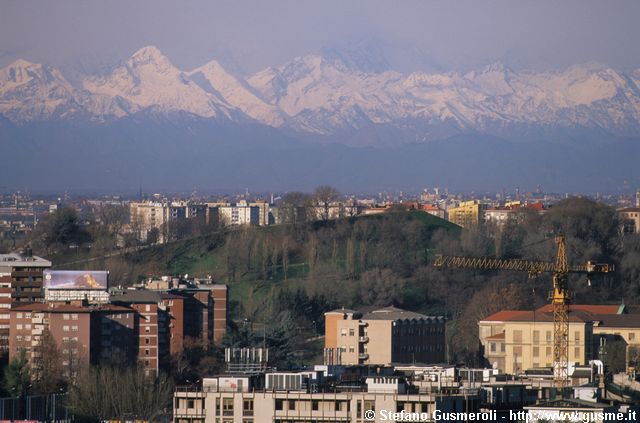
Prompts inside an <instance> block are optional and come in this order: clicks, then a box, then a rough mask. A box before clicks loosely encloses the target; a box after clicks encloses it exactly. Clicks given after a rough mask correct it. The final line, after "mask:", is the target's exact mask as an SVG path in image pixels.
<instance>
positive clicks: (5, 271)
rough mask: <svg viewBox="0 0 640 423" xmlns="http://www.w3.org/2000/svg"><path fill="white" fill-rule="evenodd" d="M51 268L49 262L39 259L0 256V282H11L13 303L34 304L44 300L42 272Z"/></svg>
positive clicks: (21, 255) (31, 256)
mask: <svg viewBox="0 0 640 423" xmlns="http://www.w3.org/2000/svg"><path fill="white" fill-rule="evenodd" d="M50 267H51V262H50V261H49V260H45V259H43V258H41V257H37V256H34V255H31V253H30V252H27V253H26V254H16V253H12V254H0V275H2V276H0V278H1V279H0V282H5V283H6V282H11V298H12V301H13V302H27V303H29V302H34V301H41V300H42V299H43V298H44V293H43V290H42V281H43V276H42V272H43V271H44V270H45V269H49V268H50Z"/></svg>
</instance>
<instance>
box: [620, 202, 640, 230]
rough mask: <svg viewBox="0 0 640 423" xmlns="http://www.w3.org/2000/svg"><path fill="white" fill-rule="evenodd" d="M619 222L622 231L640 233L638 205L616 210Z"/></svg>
mask: <svg viewBox="0 0 640 423" xmlns="http://www.w3.org/2000/svg"><path fill="white" fill-rule="evenodd" d="M618 216H619V217H620V223H621V225H622V228H621V229H622V233H625V234H637V233H640V207H627V208H624V209H620V210H618Z"/></svg>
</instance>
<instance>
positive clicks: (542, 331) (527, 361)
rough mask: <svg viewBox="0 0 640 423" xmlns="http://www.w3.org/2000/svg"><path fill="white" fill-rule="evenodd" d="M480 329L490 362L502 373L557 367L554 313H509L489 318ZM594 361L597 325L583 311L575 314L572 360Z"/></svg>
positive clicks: (571, 330)
mask: <svg viewBox="0 0 640 423" xmlns="http://www.w3.org/2000/svg"><path fill="white" fill-rule="evenodd" d="M497 314H499V313H497ZM498 319H501V320H498ZM479 327H480V342H481V344H482V347H483V349H484V355H485V357H486V359H487V360H488V361H489V363H490V364H492V365H494V366H496V367H497V368H498V369H500V370H501V371H502V372H504V373H509V374H517V373H521V372H523V371H525V370H528V369H533V368H540V367H552V366H553V314H552V313H546V312H538V311H528V312H524V313H522V312H519V311H515V312H509V311H506V312H501V314H500V315H499V316H495V315H492V316H489V317H487V318H485V319H484V320H482V321H480V322H479ZM500 329H501V330H500ZM592 358H593V322H592V321H591V320H590V318H589V317H588V316H584V315H583V313H581V312H574V313H571V314H570V315H569V361H570V362H574V363H576V364H586V363H587V362H588V361H589V360H590V359H592Z"/></svg>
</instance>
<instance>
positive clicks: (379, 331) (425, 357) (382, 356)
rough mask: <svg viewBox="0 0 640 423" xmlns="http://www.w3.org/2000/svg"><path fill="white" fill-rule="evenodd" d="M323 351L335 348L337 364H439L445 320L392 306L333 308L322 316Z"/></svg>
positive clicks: (442, 347)
mask: <svg viewBox="0 0 640 423" xmlns="http://www.w3.org/2000/svg"><path fill="white" fill-rule="evenodd" d="M325 348H326V349H332V350H337V349H339V354H335V356H338V355H339V356H340V363H337V364H345V365H346V364H376V365H389V364H392V363H442V362H444V361H445V352H446V351H445V350H446V348H445V319H444V317H442V316H425V315H423V314H419V313H414V312H411V311H406V310H402V309H399V308H396V307H385V308H381V309H377V310H372V311H370V312H368V313H364V314H363V313H360V312H357V311H354V310H347V309H337V310H333V311H330V312H327V313H325Z"/></svg>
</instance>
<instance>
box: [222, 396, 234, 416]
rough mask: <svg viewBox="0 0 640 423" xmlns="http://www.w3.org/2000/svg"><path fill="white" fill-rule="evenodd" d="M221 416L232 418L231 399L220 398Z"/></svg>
mask: <svg viewBox="0 0 640 423" xmlns="http://www.w3.org/2000/svg"><path fill="white" fill-rule="evenodd" d="M222 415H223V416H233V398H222Z"/></svg>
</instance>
